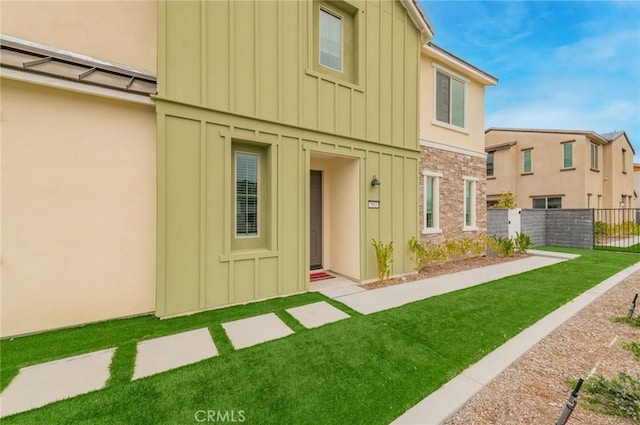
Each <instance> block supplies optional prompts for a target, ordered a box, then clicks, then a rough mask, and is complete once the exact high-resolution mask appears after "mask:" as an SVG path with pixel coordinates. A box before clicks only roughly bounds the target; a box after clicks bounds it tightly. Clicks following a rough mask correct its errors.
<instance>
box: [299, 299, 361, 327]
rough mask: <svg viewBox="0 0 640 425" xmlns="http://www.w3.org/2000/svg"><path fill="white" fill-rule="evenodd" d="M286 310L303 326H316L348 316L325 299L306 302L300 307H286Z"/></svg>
mask: <svg viewBox="0 0 640 425" xmlns="http://www.w3.org/2000/svg"><path fill="white" fill-rule="evenodd" d="M287 312H288V313H289V314H290V315H292V316H293V317H295V318H296V319H297V320H298V322H300V323H302V326H304V327H305V328H308V329H311V328H317V327H319V326H322V325H326V324H327V323H332V322H337V321H338V320H342V319H347V318H349V317H351V316H349V315H348V314H347V313H345V312H344V311H342V310H339V309H337V308H335V307H334V306H332V305H331V304H329V303H328V302H326V301H320V302H317V303H312V304H307V305H303V306H300V307H294V308H289V309H287Z"/></svg>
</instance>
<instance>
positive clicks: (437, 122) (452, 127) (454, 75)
mask: <svg viewBox="0 0 640 425" xmlns="http://www.w3.org/2000/svg"><path fill="white" fill-rule="evenodd" d="M432 66H433V117H432V119H431V123H432V124H434V125H438V126H441V127H444V128H448V129H450V130H455V131H459V132H461V133H465V134H469V131H468V113H467V111H468V105H469V102H468V99H469V84H470V83H471V81H470V80H469V79H468V78H465V77H463V76H462V75H460V74H458V73H456V72H454V71H451V70H449V69H447V68H445V67H443V66H441V65H438V64H436V63H434V64H432ZM438 72H440V73H441V74H443V75H445V76H447V77H449V79H452V78H453V79H455V80H458V81H459V82H460V83H462V84H463V88H464V91H463V101H464V107H463V111H462V113H463V115H464V123H463V126H462V127H460V126H458V125H455V124H452V123H448V122H445V121H440V120H439V119H438V118H437V117H438V96H437V94H438ZM451 92H452V90H451V89H449V111H450V112H451V111H452V99H451ZM450 115H452V114H450ZM450 121H451V117H450Z"/></svg>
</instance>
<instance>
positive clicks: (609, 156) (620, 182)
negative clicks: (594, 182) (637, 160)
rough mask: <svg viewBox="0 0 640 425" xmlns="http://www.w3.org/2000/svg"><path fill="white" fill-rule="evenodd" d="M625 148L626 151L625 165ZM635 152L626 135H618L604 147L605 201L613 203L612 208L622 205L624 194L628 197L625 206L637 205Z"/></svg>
mask: <svg viewBox="0 0 640 425" xmlns="http://www.w3.org/2000/svg"><path fill="white" fill-rule="evenodd" d="M623 149H624V150H625V151H626V153H625V155H624V166H623V154H622V150H623ZM633 154H634V153H633V148H632V147H631V145H630V143H629V141H628V140H627V138H626V137H625V135H622V136H620V137H618V138H617V139H616V140H614V141H613V142H612V143H610V144H608V145H607V146H605V147H604V155H603V161H604V178H606V180H605V182H604V184H605V189H606V190H605V202H607V203H608V204H609V205H611V207H612V208H618V207H620V206H622V205H621V204H620V202H621V201H622V196H623V195H624V196H625V197H627V198H626V199H625V201H624V207H625V208H629V207H633V206H634V205H635V199H634V198H633V191H634V182H633ZM629 196H631V202H629V198H628V197H629Z"/></svg>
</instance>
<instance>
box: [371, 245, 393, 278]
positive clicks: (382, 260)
mask: <svg viewBox="0 0 640 425" xmlns="http://www.w3.org/2000/svg"><path fill="white" fill-rule="evenodd" d="M371 244H372V245H373V248H374V249H375V251H376V260H377V261H378V279H380V280H385V279H388V278H389V275H390V274H391V263H393V241H391V242H389V243H388V244H386V245H385V244H384V243H382V241H376V240H375V239H372V240H371Z"/></svg>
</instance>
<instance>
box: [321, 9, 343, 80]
mask: <svg viewBox="0 0 640 425" xmlns="http://www.w3.org/2000/svg"><path fill="white" fill-rule="evenodd" d="M320 65H324V66H326V67H329V68H332V69H335V70H336V71H342V18H341V17H340V16H338V15H336V14H334V13H331V12H329V11H327V10H325V9H322V8H321V9H320Z"/></svg>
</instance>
